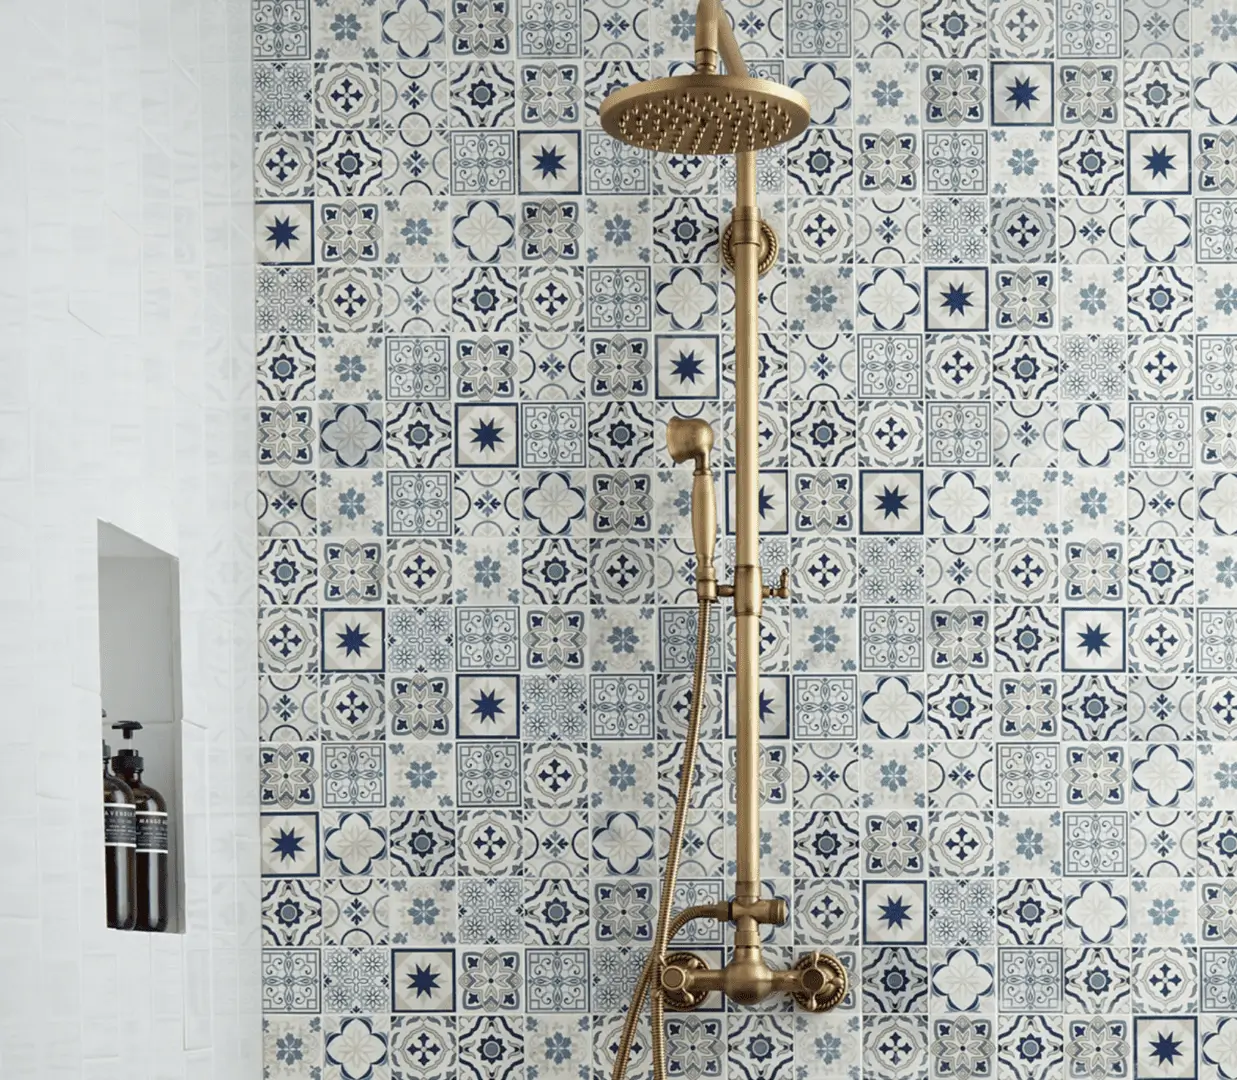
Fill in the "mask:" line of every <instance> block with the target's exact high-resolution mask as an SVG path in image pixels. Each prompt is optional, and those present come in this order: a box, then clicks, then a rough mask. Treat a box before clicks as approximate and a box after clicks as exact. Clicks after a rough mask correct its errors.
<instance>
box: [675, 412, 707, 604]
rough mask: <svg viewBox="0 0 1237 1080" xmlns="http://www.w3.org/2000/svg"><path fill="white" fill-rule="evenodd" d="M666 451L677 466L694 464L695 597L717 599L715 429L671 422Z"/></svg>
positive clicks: (696, 421) (677, 420)
mask: <svg viewBox="0 0 1237 1080" xmlns="http://www.w3.org/2000/svg"><path fill="white" fill-rule="evenodd" d="M666 449H667V450H669V451H670V457H671V458H673V459H674V461H675V462H678V463H682V462H684V461H691V462H693V463H694V465H695V472H694V474H693V476H692V542H693V544H694V546H695V549H696V595H697V596H698V597H700V599H701V600H707V601H710V602H711V601H714V600H716V599H717V570H716V568H715V566H714V562H713V556H714V551H715V550H716V547H717V489H716V488H715V486H714V483H713V469H712V468H711V467H710V465H709V452H710V451H711V450H712V449H713V428H712V427H711V426H710V425H709V424H708V422H707V421H704V420H699V419H693V420H687V419H684V418H683V417H681V416H675V417H673V418H671V420H670V422H669V423H668V424H667V425H666Z"/></svg>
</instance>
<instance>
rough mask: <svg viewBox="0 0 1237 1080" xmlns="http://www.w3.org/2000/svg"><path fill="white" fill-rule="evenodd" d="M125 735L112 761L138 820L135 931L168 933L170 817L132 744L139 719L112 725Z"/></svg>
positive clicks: (138, 728)
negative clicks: (148, 781) (128, 790)
mask: <svg viewBox="0 0 1237 1080" xmlns="http://www.w3.org/2000/svg"><path fill="white" fill-rule="evenodd" d="M112 727H113V728H115V729H117V730H118V731H120V732H121V733H122V734H123V736H124V742H125V745H124V746H122V747H121V748H120V750H119V751H118V752H117V754H116V756H115V757H114V758H112V764H113V766H115V769H116V773H117V775H118V776H120V777H121V778H122V779H123V780H124V781H125V783H126V784H128V785H129V788H130V790H131V791H132V792H133V802H134V805H135V807H136V812H137V813H136V817H137V848H136V859H137V904H136V908H137V911H136V919H135V921H134V929H135V930H151V931H160V930H166V929H167V924H168V910H169V903H168V900H169V897H168V814H167V809H168V808H167V802H166V801H165V800H164V798H163V796H162V795H160V794H159V792H157V791H156V790H155V789H154V788H152V787H151V786H150V785H149V784H147V783H146V782H145V781H144V780H143V779H142V770H143V769H144V768H145V766H146V763H145V762H144V761H143V760H142V755H141V754H139V753H138V752H137V750H136V749H135V748H134V747H133V746H132V745H131V743H130V741H131V740H132V738H133V733H134V732H135V731H141V730H142V725H141V724H139V723H138V722H137V721H136V720H120V721H117V722H116V723H115V724H113V725H112Z"/></svg>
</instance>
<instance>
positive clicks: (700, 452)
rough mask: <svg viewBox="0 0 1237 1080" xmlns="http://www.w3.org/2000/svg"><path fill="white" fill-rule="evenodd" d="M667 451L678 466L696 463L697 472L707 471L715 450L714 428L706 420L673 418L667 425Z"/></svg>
mask: <svg viewBox="0 0 1237 1080" xmlns="http://www.w3.org/2000/svg"><path fill="white" fill-rule="evenodd" d="M666 449H667V450H668V451H669V452H670V460H671V461H673V462H674V463H675V464H676V465H682V464H683V462H685V461H694V462H695V463H696V469H697V471H699V470H700V469H707V468H708V467H709V453H710V452H711V451H712V449H713V426H712V425H711V424H709V423H708V422H707V421H704V420H688V419H687V418H685V417H682V416H672V417H671V418H670V420H669V421H668V422H667V423H666Z"/></svg>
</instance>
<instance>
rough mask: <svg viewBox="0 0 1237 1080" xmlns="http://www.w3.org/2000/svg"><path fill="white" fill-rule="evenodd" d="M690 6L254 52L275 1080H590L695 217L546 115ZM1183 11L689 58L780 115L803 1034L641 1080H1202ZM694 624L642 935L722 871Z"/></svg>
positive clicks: (1212, 368)
mask: <svg viewBox="0 0 1237 1080" xmlns="http://www.w3.org/2000/svg"><path fill="white" fill-rule="evenodd" d="M694 6H695V5H694V3H692V2H691V0H684V2H680V0H668V2H666V3H663V2H661V0H656V2H654V3H648V2H647V0H605V2H604V3H602V2H600V0H596V2H594V0H589V2H580V0H443V2H438V0H388V2H387V3H385V4H373V3H368V2H365V0H316V2H313V3H310V2H308V0H253V3H252V38H251V41H252V56H253V68H254V80H253V81H254V93H253V116H254V124H255V128H254V159H253V160H254V185H255V186H254V219H253V221H254V250H255V262H256V264H257V266H256V275H255V292H256V309H255V351H254V362H255V367H254V371H255V384H256V389H257V394H258V400H257V403H256V417H257V425H256V426H257V433H256V455H257V468H258V471H259V480H258V500H257V536H256V537H255V544H256V546H255V552H256V558H255V567H256V582H257V587H258V588H257V595H258V597H259V602H260V605H261V607H260V610H259V611H258V613H257V616H256V617H257V620H258V621H257V625H258V631H259V633H258V650H259V655H258V660H259V676H260V683H261V686H260V703H259V704H260V717H261V720H260V727H259V737H260V745H259V746H258V748H257V753H258V759H257V762H256V770H255V771H256V777H257V782H258V793H259V806H260V811H261V824H262V831H261V845H260V850H259V860H260V868H261V873H262V878H263V883H262V896H261V934H262V938H263V957H262V964H261V979H262V1000H263V1008H264V1013H265V1016H264V1021H265V1030H264V1046H265V1055H266V1062H265V1064H266V1066H267V1068H268V1071H269V1072H270V1073H271V1075H272V1076H283V1077H291V1076H294V1075H295V1076H301V1075H303V1076H318V1075H321V1076H323V1077H332V1078H338V1080H360V1078H361V1077H366V1076H368V1077H371V1078H372V1080H414V1078H415V1080H431V1078H433V1080H437V1078H442V1077H450V1076H456V1075H459V1076H467V1077H469V1078H470V1080H521V1078H524V1077H526V1076H527V1077H529V1078H531V1077H532V1076H533V1075H534V1074H535V1075H536V1076H537V1077H540V1078H542V1080H578V1078H579V1077H580V1076H582V1075H588V1076H606V1075H608V1074H609V1072H610V1068H611V1066H612V1063H613V1055H614V1047H615V1040H616V1039H617V1035H618V1031H619V1026H620V1023H621V1013H622V1010H623V1008H625V1006H626V1001H627V998H628V995H629V992H630V989H631V986H632V984H633V983H634V981H635V979H636V977H637V975H638V972H639V969H640V966H641V964H642V963H643V959H644V956H645V950H647V948H648V947H649V945H650V942H651V940H652V935H653V928H654V925H655V919H656V912H657V904H658V891H657V875H658V874H659V872H660V870H661V868H662V865H663V860H664V857H665V851H664V847H665V836H666V830H667V828H668V817H667V816H668V814H669V812H670V810H671V808H672V806H673V798H674V790H675V785H676V783H677V777H678V768H679V762H680V761H681V754H682V745H681V744H682V738H683V732H684V724H685V722H686V716H687V711H688V708H689V704H690V690H691V688H690V674H691V662H692V646H693V642H694V636H695V619H696V617H697V613H696V606H695V598H694V592H693V574H694V572H695V557H694V553H693V547H692V537H691V522H690V516H689V512H688V507H689V503H690V485H691V480H690V470H689V469H686V468H682V469H680V468H675V467H673V466H672V463H671V462H670V461H669V459H668V458H667V456H666V454H665V451H664V439H665V427H666V424H667V422H668V421H669V420H670V418H671V417H674V416H688V417H690V416H700V417H702V418H704V419H706V420H708V421H709V422H711V423H712V424H713V425H714V428H715V432H716V447H715V451H714V466H715V471H716V475H717V480H718V483H719V498H720V499H721V500H722V506H721V508H720V509H721V513H720V515H719V516H720V519H721V520H720V523H719V541H720V543H719V546H718V561H719V569H720V574H721V576H722V577H723V578H724V577H726V576H728V575H729V572H730V570H729V568H730V565H731V562H732V560H733V557H734V537H733V528H734V521H733V490H732V486H733V477H734V466H735V462H734V450H733V447H734V405H733V402H734V389H733V340H732V339H733V332H734V325H735V314H734V298H733V290H732V285H731V282H732V279H731V276H730V273H729V271H727V270H726V269H725V268H724V267H723V265H722V264H721V260H720V257H719V249H720V244H721V233H722V230H723V229H724V228H725V225H726V224H727V222H728V220H729V213H730V206H731V203H732V201H733V185H734V167H733V163H731V162H730V161H728V160H724V159H723V160H720V161H715V160H713V159H709V158H704V157H699V156H692V155H688V154H667V155H651V154H646V153H643V152H640V151H637V150H634V149H632V148H630V147H627V146H624V145H622V144H620V143H618V142H616V141H615V140H613V139H612V138H610V137H609V136H608V135H606V134H605V132H604V131H602V129H601V126H600V122H599V114H598V108H599V105H600V102H601V101H602V100H603V99H604V97H605V96H606V94H607V93H609V92H610V91H611V90H613V89H616V88H618V87H620V86H624V85H627V84H630V83H632V82H635V81H637V80H639V79H643V78H649V77H661V76H665V75H670V74H677V73H681V72H683V71H686V70H687V69H688V65H690V62H691V60H692V55H693V54H692V31H693V25H694V17H693V12H694ZM1231 7H1232V5H1231V4H1228V5H1227V6H1226V4H1225V3H1224V2H1223V0H1197V2H1196V3H1195V4H1193V5H1186V4H1184V3H1178V4H1165V3H1162V2H1159V0H1124V3H1117V2H1116V0H1018V2H1010V3H996V4H989V5H986V6H985V5H984V4H980V3H977V2H975V0H922V2H919V0H915V2H911V0H888V2H884V0H882V3H881V4H880V5H877V6H875V7H873V6H872V5H864V4H858V3H853V2H851V3H847V2H844V0H788V2H786V3H783V4H776V3H770V2H767V0H764V2H756V0H753V2H750V3H746V4H745V3H739V2H738V0H728V3H727V10H728V14H729V16H730V17H731V18H732V20H733V22H734V27H735V32H736V34H737V36H738V38H739V42H740V47H741V48H742V50H743V52H744V54H745V56H746V57H747V59H748V61H749V63H750V64H751V65H752V67H753V70H754V71H755V73H757V74H759V75H761V76H765V77H769V78H773V79H777V80H779V81H783V82H785V83H787V84H789V85H792V86H794V87H795V88H797V89H798V90H799V91H800V92H802V93H803V94H804V95H805V96H806V97H807V98H808V101H809V103H810V107H811V114H812V123H811V125H810V127H809V128H808V129H807V130H806V131H805V132H804V133H803V134H802V135H801V136H800V137H799V138H797V139H796V140H795V141H793V142H792V143H790V144H788V145H787V146H785V147H781V148H778V149H775V150H772V151H769V152H766V153H762V154H761V155H760V160H759V180H758V186H759V198H760V204H761V208H762V212H763V213H764V214H765V215H766V216H767V217H768V219H769V221H770V223H771V224H772V225H773V226H774V228H775V230H776V231H777V233H778V235H779V241H780V253H779V255H778V258H777V261H776V262H775V264H774V266H773V268H772V269H771V270H770V271H769V272H768V274H766V275H765V276H764V277H762V279H761V305H760V312H759V314H760V319H759V326H758V333H759V355H760V365H761V372H760V373H761V395H762V398H761V401H760V409H759V426H758V438H759V447H760V462H759V468H760V509H761V559H762V564H763V567H764V570H765V575H766V580H769V579H770V578H773V577H774V576H775V575H776V574H777V573H778V572H779V571H780V570H781V568H782V567H783V566H786V567H789V568H790V570H791V588H792V599H791V601H790V602H789V603H784V602H781V601H778V600H775V599H772V598H771V599H770V600H769V601H768V602H767V603H766V605H765V615H766V618H765V621H764V625H763V634H762V642H761V645H762V674H763V679H762V683H761V690H762V694H761V699H760V722H761V730H762V733H763V735H764V737H765V740H766V741H765V742H764V743H763V746H762V757H761V773H760V782H761V789H762V793H763V796H764V798H765V800H766V802H765V811H764V813H763V814H762V818H761V842H762V851H763V859H764V862H763V868H764V873H765V875H766V890H767V891H768V892H770V893H777V894H779V895H784V896H786V898H787V899H788V901H789V905H790V909H791V918H790V920H789V922H788V924H787V925H786V926H785V927H782V928H780V929H777V930H776V931H775V932H774V933H773V937H772V938H771V939H770V944H771V947H773V948H775V949H777V950H783V951H784V953H785V954H786V955H787V956H789V955H793V954H795V953H797V952H799V951H800V950H804V949H808V948H822V947H823V948H829V949H832V950H834V951H836V952H837V953H838V955H840V956H842V957H843V958H844V959H845V961H846V962H847V964H848V965H849V966H850V969H851V971H852V974H853V976H854V983H853V990H852V993H851V995H850V997H849V999H848V1000H847V1002H846V1003H845V1004H844V1005H843V1006H842V1007H841V1008H840V1009H839V1011H838V1012H836V1013H834V1014H833V1015H832V1016H828V1017H811V1016H807V1015H806V1014H800V1015H799V1016H798V1017H797V1018H788V1017H789V1014H782V1013H767V1014H761V1013H753V1012H751V1011H749V1010H745V1009H740V1008H729V1007H727V1006H726V1005H725V1004H724V1003H723V1002H721V1001H720V1000H718V999H710V1000H709V1001H708V1002H707V1003H706V1006H705V1008H704V1009H702V1010H701V1011H699V1012H697V1013H688V1014H673V1015H672V1017H671V1019H670V1020H669V1022H668V1025H667V1043H668V1049H669V1055H670V1059H671V1062H672V1067H673V1074H674V1075H675V1076H676V1077H680V1078H681V1080H704V1078H708V1077H718V1076H722V1075H728V1076H730V1077H731V1080H734V1078H739V1080H774V1078H783V1077H791V1076H795V1077H815V1076H817V1075H821V1076H824V1075H828V1076H834V1075H836V1076H843V1075H845V1076H847V1077H856V1078H859V1080H876V1078H880V1080H884V1078H890V1080H892V1078H895V1077H896V1078H899V1080H901V1078H902V1077H908V1076H914V1077H925V1078H930V1080H960V1078H961V1080H965V1078H967V1077H970V1078H976V1080H982V1078H985V1077H987V1078H1001V1080H1006V1078H1008V1080H1055V1078H1056V1077H1062V1078H1068V1080H1102V1078H1116V1080H1121V1078H1127V1080H1181V1078H1184V1080H1195V1078H1199V1080H1201V1078H1202V1077H1204V1076H1206V1077H1216V1078H1218V1080H1231V1078H1234V1077H1237V1019H1234V1017H1233V1014H1234V1012H1237V796H1235V795H1234V792H1237V786H1235V785H1237V282H1234V281H1233V280H1231V279H1232V278H1233V274H1232V273H1231V267H1232V266H1233V265H1234V264H1235V263H1237V37H1235V36H1234V35H1235V34H1237V21H1235V20H1234V17H1233V13H1232V11H1231V10H1230V9H1231ZM712 619H713V632H712V637H711V640H712V645H711V652H710V657H709V672H710V678H709V685H708V689H707V700H706V702H705V705H706V708H705V731H704V739H703V742H702V745H701V749H700V755H699V757H698V760H697V771H698V785H697V788H696V792H697V794H696V802H695V805H694V807H693V812H692V815H691V818H690V821H689V828H688V843H687V847H686V850H685V852H684V857H683V858H684V863H683V871H682V875H681V878H680V890H679V896H678V897H677V898H676V905H678V906H683V905H686V904H691V903H707V902H714V901H717V900H720V899H724V898H725V897H726V896H727V895H728V893H729V890H730V887H731V886H730V884H729V876H730V875H731V873H732V872H733V851H734V821H733V814H732V810H731V800H732V799H733V794H734V782H735V756H734V754H735V742H734V693H735V692H734V680H735V672H734V670H733V641H732V634H733V630H732V624H731V623H730V621H729V620H730V615H729V613H728V611H727V610H726V609H725V608H724V607H719V609H718V610H717V612H716V613H715V614H714V615H713V616H712ZM695 934H696V936H693V937H691V938H690V939H689V938H688V937H686V936H685V937H684V938H683V939H681V940H680V941H679V942H676V945H682V946H684V947H688V946H689V945H690V947H692V948H696V949H698V950H700V951H701V952H702V955H707V958H708V960H709V963H710V964H712V965H720V964H721V962H722V961H723V958H724V951H723V950H724V935H723V934H722V933H721V932H720V930H718V929H717V928H716V927H712V926H709V927H701V928H699V929H698V930H697V931H696V932H695ZM781 958H782V957H781V954H779V957H778V959H779V960H780V959H781ZM642 1037H643V1036H642ZM294 1046H295V1048H296V1051H295V1052H296V1053H297V1054H300V1055H301V1057H299V1058H297V1060H295V1061H290V1060H289V1058H290V1055H292V1053H293V1051H292V1047H294ZM647 1054H648V1051H647V1040H646V1041H645V1042H644V1043H641V1044H639V1045H638V1047H637V1054H636V1058H635V1066H634V1068H635V1071H636V1072H639V1070H640V1069H641V1068H643V1069H645V1070H646V1071H647V1069H648V1066H647ZM641 1063H644V1064H641ZM633 1075H635V1073H633Z"/></svg>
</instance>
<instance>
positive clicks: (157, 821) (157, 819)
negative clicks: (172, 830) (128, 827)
mask: <svg viewBox="0 0 1237 1080" xmlns="http://www.w3.org/2000/svg"><path fill="white" fill-rule="evenodd" d="M137 849H138V851H149V852H151V853H153V854H156V855H166V854H167V853H168V816H167V813H166V811H163V810H139V811H138V812H137Z"/></svg>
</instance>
